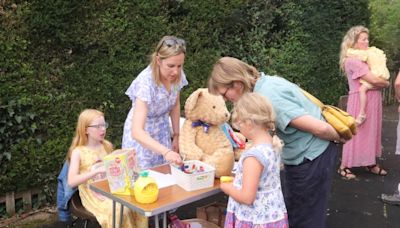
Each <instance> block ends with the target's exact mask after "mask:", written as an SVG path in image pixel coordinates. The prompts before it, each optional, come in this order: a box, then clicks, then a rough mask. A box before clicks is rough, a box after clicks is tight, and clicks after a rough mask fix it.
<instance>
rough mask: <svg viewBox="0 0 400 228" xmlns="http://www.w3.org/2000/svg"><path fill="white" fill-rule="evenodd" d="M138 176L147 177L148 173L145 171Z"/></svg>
mask: <svg viewBox="0 0 400 228" xmlns="http://www.w3.org/2000/svg"><path fill="white" fill-rule="evenodd" d="M139 175H140V176H141V177H148V176H149V171H147V170H143V171H140V173H139Z"/></svg>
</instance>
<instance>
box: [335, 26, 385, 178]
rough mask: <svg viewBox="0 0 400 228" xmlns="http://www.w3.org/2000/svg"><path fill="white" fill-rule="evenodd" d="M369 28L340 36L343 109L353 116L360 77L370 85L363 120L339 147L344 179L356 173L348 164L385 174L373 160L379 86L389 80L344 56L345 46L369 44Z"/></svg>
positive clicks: (377, 136) (377, 132) (378, 133)
mask: <svg viewBox="0 0 400 228" xmlns="http://www.w3.org/2000/svg"><path fill="white" fill-rule="evenodd" d="M368 37H369V31H368V29H367V28H365V27H363V26H354V27H352V28H350V29H349V31H348V32H347V33H346V35H345V36H344V38H343V41H342V44H341V51H340V67H341V69H342V70H343V71H344V72H345V74H346V75H347V80H348V83H349V98H348V102H347V112H349V113H350V114H351V115H352V116H357V114H358V113H359V111H360V96H359V89H360V85H361V84H360V79H363V80H365V81H367V82H369V83H371V84H372V85H373V86H374V88H373V89H371V90H368V92H367V101H368V103H367V107H366V116H368V118H367V119H366V120H365V122H364V123H363V124H361V125H359V126H358V133H357V135H355V136H354V137H353V138H352V139H351V140H350V141H348V142H347V143H346V144H344V146H343V153H342V163H341V165H340V168H339V170H338V173H339V174H340V175H342V176H343V177H345V178H347V179H353V178H355V177H356V176H355V175H354V174H353V173H352V172H351V170H350V168H352V167H365V168H366V170H367V171H369V172H371V173H373V174H377V175H382V176H384V175H386V174H387V172H386V171H385V170H384V169H382V168H381V167H380V166H379V165H378V164H377V163H376V158H377V157H380V156H381V153H382V148H381V129H382V98H381V89H382V88H385V87H388V86H389V82H388V81H386V80H383V79H381V78H379V77H377V76H376V75H373V74H372V73H371V72H370V69H369V67H368V64H367V63H366V62H363V61H361V60H359V59H357V58H354V57H346V56H347V50H348V49H349V48H353V49H360V50H366V49H368V47H369V40H368Z"/></svg>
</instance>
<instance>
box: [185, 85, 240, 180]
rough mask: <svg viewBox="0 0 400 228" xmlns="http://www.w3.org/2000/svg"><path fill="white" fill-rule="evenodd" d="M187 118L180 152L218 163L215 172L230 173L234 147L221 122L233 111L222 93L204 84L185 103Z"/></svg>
mask: <svg viewBox="0 0 400 228" xmlns="http://www.w3.org/2000/svg"><path fill="white" fill-rule="evenodd" d="M185 115H186V120H185V122H184V124H183V126H182V129H181V132H180V138H179V152H180V154H181V155H182V157H183V158H185V159H186V160H200V161H203V162H205V163H207V164H210V165H212V166H213V167H215V176H216V177H221V176H226V175H231V172H232V168H233V164H234V153H233V147H232V144H231V143H230V141H229V140H228V138H227V136H226V135H225V133H224V131H223V130H222V129H221V127H220V126H221V125H222V124H224V123H225V122H227V121H228V120H229V117H230V114H229V112H228V109H227V108H226V105H225V102H224V99H223V98H222V96H216V95H212V94H210V93H209V92H208V90H207V89H204V88H201V89H197V90H196V91H195V92H193V93H192V94H191V95H190V96H189V97H188V99H187V100H186V103H185Z"/></svg>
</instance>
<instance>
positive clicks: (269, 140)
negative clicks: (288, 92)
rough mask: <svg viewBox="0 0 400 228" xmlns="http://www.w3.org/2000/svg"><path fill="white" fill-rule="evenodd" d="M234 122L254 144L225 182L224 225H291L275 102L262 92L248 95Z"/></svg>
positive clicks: (235, 110) (238, 104) (266, 227)
mask: <svg viewBox="0 0 400 228" xmlns="http://www.w3.org/2000/svg"><path fill="white" fill-rule="evenodd" d="M232 123H233V126H234V127H235V128H237V129H238V130H240V133H242V134H243V135H244V136H246V138H247V139H249V140H251V141H252V147H251V148H249V149H247V150H246V151H245V152H243V154H242V155H241V156H240V159H239V162H238V166H237V170H236V175H235V179H234V181H233V183H221V190H222V191H224V192H225V193H226V194H227V195H229V201H228V207H227V214H226V219H225V226H224V227H264V228H269V227H276V228H287V227H289V224H288V219H287V212H286V207H285V202H284V199H283V194H282V189H281V181H280V164H281V159H280V152H281V150H282V143H281V141H280V139H279V138H278V137H277V136H276V135H275V133H274V132H275V113H274V110H273V109H272V106H271V104H270V103H269V101H267V99H265V98H264V97H263V96H261V95H259V94H256V93H247V94H244V95H243V96H242V97H241V98H240V99H239V100H238V101H237V102H236V103H235V106H234V108H233V111H232Z"/></svg>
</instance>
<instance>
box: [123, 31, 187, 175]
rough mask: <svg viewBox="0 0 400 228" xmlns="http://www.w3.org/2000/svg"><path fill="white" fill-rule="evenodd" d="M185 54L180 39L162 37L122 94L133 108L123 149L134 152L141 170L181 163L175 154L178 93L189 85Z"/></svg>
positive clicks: (177, 137)
mask: <svg viewBox="0 0 400 228" xmlns="http://www.w3.org/2000/svg"><path fill="white" fill-rule="evenodd" d="M185 54H186V44H185V41H184V40H183V39H180V38H177V37H175V36H164V37H163V38H162V39H161V40H160V42H159V43H158V45H157V47H156V49H155V50H154V52H153V54H152V56H151V63H150V65H149V66H148V67H147V68H146V69H144V70H143V71H142V72H140V74H139V75H138V76H137V77H136V79H135V80H134V81H133V82H132V84H131V85H130V86H129V88H128V90H127V91H126V93H125V94H126V95H128V96H129V98H130V99H131V100H132V108H131V109H130V111H129V114H128V116H127V118H126V120H125V125H124V133H123V138H122V148H132V147H133V148H134V149H135V150H136V154H137V160H138V165H139V167H140V168H141V169H147V168H150V167H153V166H157V165H160V164H163V163H166V162H173V163H176V164H181V163H182V160H181V158H180V156H179V154H178V152H179V151H178V148H179V146H178V141H179V118H180V101H179V92H180V90H181V89H182V87H184V86H185V85H187V84H188V82H187V80H186V76H185V74H184V72H183V64H184V61H185ZM169 118H171V123H172V130H173V133H172V135H171V130H170V129H171V128H170V124H169ZM171 136H172V137H171ZM171 138H172V142H171Z"/></svg>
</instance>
